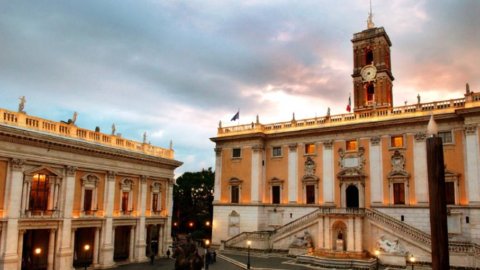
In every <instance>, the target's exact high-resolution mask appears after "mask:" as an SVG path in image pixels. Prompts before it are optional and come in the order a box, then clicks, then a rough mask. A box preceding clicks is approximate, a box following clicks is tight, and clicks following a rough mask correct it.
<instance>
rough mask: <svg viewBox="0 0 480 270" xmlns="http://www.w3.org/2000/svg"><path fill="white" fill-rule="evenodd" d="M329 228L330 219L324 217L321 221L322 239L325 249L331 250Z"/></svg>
mask: <svg viewBox="0 0 480 270" xmlns="http://www.w3.org/2000/svg"><path fill="white" fill-rule="evenodd" d="M330 230H331V227H330V217H329V216H325V218H324V219H323V239H325V241H324V242H325V246H324V247H325V249H332V240H331V237H330V236H331V235H332V233H331V231H330Z"/></svg>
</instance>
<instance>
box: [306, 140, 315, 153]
mask: <svg viewBox="0 0 480 270" xmlns="http://www.w3.org/2000/svg"><path fill="white" fill-rule="evenodd" d="M305 154H307V155H313V154H315V144H313V143H306V144H305Z"/></svg>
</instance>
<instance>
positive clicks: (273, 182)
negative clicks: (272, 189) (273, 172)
mask: <svg viewBox="0 0 480 270" xmlns="http://www.w3.org/2000/svg"><path fill="white" fill-rule="evenodd" d="M283 182H285V181H284V180H281V179H278V178H276V177H273V178H272V179H271V180H270V181H269V183H270V185H283Z"/></svg>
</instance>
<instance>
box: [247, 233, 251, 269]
mask: <svg viewBox="0 0 480 270" xmlns="http://www.w3.org/2000/svg"><path fill="white" fill-rule="evenodd" d="M251 245H252V241H250V240H247V269H250V246H251Z"/></svg>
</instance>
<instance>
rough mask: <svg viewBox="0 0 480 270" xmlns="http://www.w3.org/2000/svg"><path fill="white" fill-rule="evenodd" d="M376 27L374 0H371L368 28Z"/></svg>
mask: <svg viewBox="0 0 480 270" xmlns="http://www.w3.org/2000/svg"><path fill="white" fill-rule="evenodd" d="M374 27H375V24H374V23H373V13H372V0H370V13H368V20H367V28H368V29H372V28H374Z"/></svg>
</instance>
